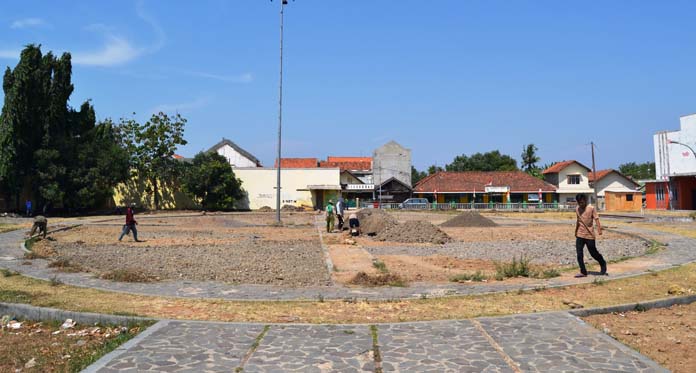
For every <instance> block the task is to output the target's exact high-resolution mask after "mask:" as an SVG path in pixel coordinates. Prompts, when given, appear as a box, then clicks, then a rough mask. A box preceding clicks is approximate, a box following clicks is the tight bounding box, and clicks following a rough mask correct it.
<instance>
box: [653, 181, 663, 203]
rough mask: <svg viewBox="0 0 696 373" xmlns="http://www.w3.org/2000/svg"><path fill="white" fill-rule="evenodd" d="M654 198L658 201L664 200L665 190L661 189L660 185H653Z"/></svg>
mask: <svg viewBox="0 0 696 373" xmlns="http://www.w3.org/2000/svg"><path fill="white" fill-rule="evenodd" d="M655 198H657V200H658V201H664V200H665V190H664V189H663V188H662V184H656V185H655Z"/></svg>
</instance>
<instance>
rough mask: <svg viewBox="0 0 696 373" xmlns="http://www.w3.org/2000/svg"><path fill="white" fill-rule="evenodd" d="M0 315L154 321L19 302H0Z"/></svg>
mask: <svg viewBox="0 0 696 373" xmlns="http://www.w3.org/2000/svg"><path fill="white" fill-rule="evenodd" d="M0 315H11V316H15V317H20V318H25V319H28V320H33V321H44V320H56V321H65V320H66V319H72V320H73V321H75V322H77V323H79V324H85V325H94V324H97V323H99V324H101V325H127V324H129V323H133V322H142V321H154V319H149V318H145V317H137V316H117V315H104V314H100V313H91V312H75V311H64V310H59V309H56V308H46V307H36V306H32V305H28V304H20V303H4V302H0Z"/></svg>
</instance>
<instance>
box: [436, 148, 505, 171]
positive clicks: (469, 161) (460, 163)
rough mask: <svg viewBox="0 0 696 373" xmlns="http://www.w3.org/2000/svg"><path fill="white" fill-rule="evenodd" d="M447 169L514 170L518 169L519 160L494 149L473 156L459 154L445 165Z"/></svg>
mask: <svg viewBox="0 0 696 373" xmlns="http://www.w3.org/2000/svg"><path fill="white" fill-rule="evenodd" d="M445 169H446V170H447V171H514V170H517V161H516V160H514V159H513V158H512V157H510V156H509V155H505V154H500V152H499V151H498V150H493V151H490V152H487V153H476V154H473V155H471V156H466V155H464V154H462V155H458V156H456V157H455V158H454V160H453V161H452V163H450V164H448V165H446V166H445Z"/></svg>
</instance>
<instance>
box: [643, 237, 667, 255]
mask: <svg viewBox="0 0 696 373" xmlns="http://www.w3.org/2000/svg"><path fill="white" fill-rule="evenodd" d="M662 246H663V245H662V244H661V243H660V242H657V241H655V240H651V241H650V246H649V247H648V249H647V250H645V255H651V254H655V253H657V252H658V251H660V249H662Z"/></svg>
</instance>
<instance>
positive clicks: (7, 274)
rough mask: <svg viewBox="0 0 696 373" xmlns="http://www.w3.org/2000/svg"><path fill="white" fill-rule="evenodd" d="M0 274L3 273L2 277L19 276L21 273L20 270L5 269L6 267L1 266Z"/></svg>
mask: <svg viewBox="0 0 696 373" xmlns="http://www.w3.org/2000/svg"><path fill="white" fill-rule="evenodd" d="M0 274H1V275H2V277H12V276H17V275H18V274H19V272H16V271H12V270H9V269H5V268H0Z"/></svg>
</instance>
